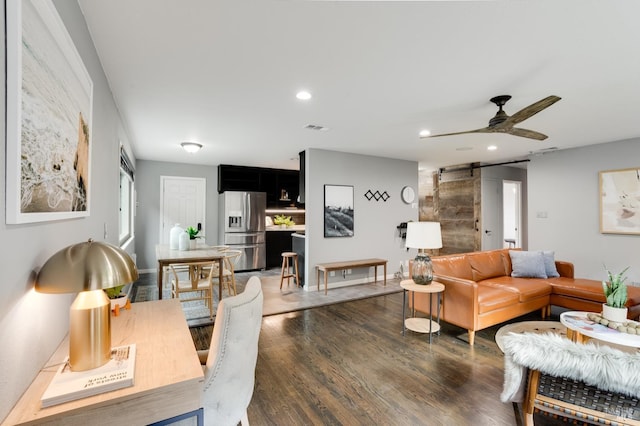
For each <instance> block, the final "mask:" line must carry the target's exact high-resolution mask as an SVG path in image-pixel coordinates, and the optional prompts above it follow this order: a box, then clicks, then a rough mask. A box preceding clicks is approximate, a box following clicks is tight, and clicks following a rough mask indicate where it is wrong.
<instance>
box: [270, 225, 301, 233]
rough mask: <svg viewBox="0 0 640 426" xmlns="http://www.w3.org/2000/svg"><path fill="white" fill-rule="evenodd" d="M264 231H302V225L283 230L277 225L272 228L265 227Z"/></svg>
mask: <svg viewBox="0 0 640 426" xmlns="http://www.w3.org/2000/svg"><path fill="white" fill-rule="evenodd" d="M266 230H267V231H289V232H293V231H304V225H293V226H287V227H285V228H281V227H280V226H279V225H274V226H267V227H266Z"/></svg>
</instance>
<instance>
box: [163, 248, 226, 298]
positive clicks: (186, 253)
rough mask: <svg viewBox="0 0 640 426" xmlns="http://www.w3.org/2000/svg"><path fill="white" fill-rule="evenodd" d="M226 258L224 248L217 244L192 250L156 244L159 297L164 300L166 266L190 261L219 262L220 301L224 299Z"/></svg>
mask: <svg viewBox="0 0 640 426" xmlns="http://www.w3.org/2000/svg"><path fill="white" fill-rule="evenodd" d="M224 258H225V253H224V248H222V247H216V246H206V245H198V246H196V248H195V249H191V250H174V249H171V248H170V246H169V244H157V245H156V259H157V260H158V299H160V300H162V287H163V283H164V268H165V266H169V265H175V264H178V263H190V262H208V261H217V262H218V301H220V299H222V274H223V262H224Z"/></svg>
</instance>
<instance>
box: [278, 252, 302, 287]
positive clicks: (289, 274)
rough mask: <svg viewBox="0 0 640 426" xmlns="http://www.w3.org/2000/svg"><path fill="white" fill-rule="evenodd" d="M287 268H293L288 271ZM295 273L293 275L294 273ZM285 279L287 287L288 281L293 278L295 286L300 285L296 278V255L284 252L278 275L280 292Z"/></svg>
mask: <svg viewBox="0 0 640 426" xmlns="http://www.w3.org/2000/svg"><path fill="white" fill-rule="evenodd" d="M290 259H293V263H290ZM289 267H291V268H293V270H292V271H289ZM294 272H295V273H294ZM285 278H286V279H287V287H288V286H289V279H290V278H295V279H296V285H297V286H299V285H300V279H299V278H298V254H297V253H294V252H291V251H285V252H283V253H282V273H281V274H280V289H281V290H282V282H283V281H284V279H285Z"/></svg>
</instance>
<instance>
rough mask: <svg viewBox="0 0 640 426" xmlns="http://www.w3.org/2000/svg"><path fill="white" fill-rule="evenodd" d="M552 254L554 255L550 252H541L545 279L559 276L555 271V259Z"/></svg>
mask: <svg viewBox="0 0 640 426" xmlns="http://www.w3.org/2000/svg"><path fill="white" fill-rule="evenodd" d="M554 254H555V253H554V252H552V251H543V252H542V255H543V256H544V270H545V273H546V274H547V278H557V277H559V276H560V274H559V273H558V270H557V269H556V259H555V258H554Z"/></svg>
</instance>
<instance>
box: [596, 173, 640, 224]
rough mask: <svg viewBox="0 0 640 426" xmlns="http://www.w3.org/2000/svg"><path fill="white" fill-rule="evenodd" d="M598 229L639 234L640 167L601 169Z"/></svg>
mask: <svg viewBox="0 0 640 426" xmlns="http://www.w3.org/2000/svg"><path fill="white" fill-rule="evenodd" d="M600 232H601V233H603V234H636V235H640V168H638V169H622V170H607V171H603V172H600Z"/></svg>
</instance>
